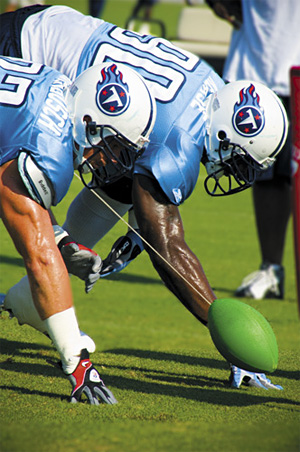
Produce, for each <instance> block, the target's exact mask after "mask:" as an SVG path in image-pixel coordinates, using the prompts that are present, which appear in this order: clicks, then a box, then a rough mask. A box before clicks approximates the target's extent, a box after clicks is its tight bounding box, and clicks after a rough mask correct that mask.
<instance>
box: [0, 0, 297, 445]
mask: <svg viewBox="0 0 300 452" xmlns="http://www.w3.org/2000/svg"><path fill="white" fill-rule="evenodd" d="M53 3H61V2H58V1H57V2H53ZM63 3H65V4H68V5H69V6H73V7H76V5H77V7H78V8H79V9H81V10H82V11H83V12H86V10H85V8H86V2H76V1H74V2H73V1H72V2H70V1H69V2H63ZM132 5H133V2H129V1H128V2H126V1H117V0H107V5H106V9H105V12H104V18H105V19H106V20H109V21H112V22H115V23H117V24H118V25H120V26H123V25H124V23H125V19H127V17H128V16H129V14H130V11H131V8H132ZM180 7H181V6H180V5H170V4H163V3H162V4H161V5H158V6H157V9H156V11H157V13H155V14H157V15H158V16H160V17H164V18H166V19H165V20H166V21H167V25H168V30H170V31H169V32H168V34H169V35H174V33H175V29H176V23H175V22H176V15H177V14H178V12H179V10H180ZM159 8H160V9H159ZM167 8H168V9H167ZM202 174H203V170H202ZM80 188H81V184H80V182H79V181H78V180H77V179H74V181H73V184H72V186H71V190H70V192H69V193H68V195H67V196H66V198H65V200H64V201H63V202H62V203H61V204H60V205H59V206H58V207H57V208H55V214H56V216H57V218H58V220H59V222H62V221H63V220H64V216H65V212H66V209H67V207H68V205H69V203H70V201H71V200H72V199H73V197H74V195H75V194H76V193H77V192H78V191H79V190H80ZM180 211H181V214H182V217H183V221H184V225H185V231H186V240H187V242H188V243H189V245H190V247H191V248H192V249H193V251H195V253H196V254H197V256H198V257H199V259H200V261H201V263H202V265H203V267H204V269H205V271H206V274H207V276H208V278H209V280H210V283H211V284H212V286H213V287H214V289H215V291H216V294H217V296H218V297H232V296H233V293H234V290H235V289H236V287H237V286H238V285H239V283H240V281H241V279H242V278H243V277H244V276H245V275H246V274H248V273H249V272H251V271H253V270H255V269H257V267H258V265H259V263H260V257H259V250H258V244H257V239H256V232H255V226H254V217H253V210H252V202H251V191H250V190H249V191H246V192H244V193H241V194H239V195H235V196H232V197H228V198H224V199H213V198H210V197H209V196H208V195H206V193H205V192H204V190H203V176H202V175H200V178H199V183H198V185H197V187H196V189H195V191H194V193H193V194H192V196H191V197H190V199H189V200H188V201H187V202H186V203H185V204H184V205H183V206H182V207H181V209H180ZM124 232H125V227H124V226H123V225H121V224H118V225H117V226H116V228H115V229H114V230H113V231H111V232H110V233H109V234H108V235H107V237H105V239H104V240H103V241H102V242H101V243H99V244H98V245H97V247H96V250H97V251H98V252H99V254H100V255H101V256H102V257H105V256H106V254H107V253H108V251H109V249H110V246H111V244H112V243H113V241H114V240H115V239H116V238H117V237H119V235H121V234H124ZM0 234H1V242H0V253H1V260H0V287H1V289H0V290H1V291H3V292H6V291H7V290H8V289H9V287H10V286H11V285H13V284H14V283H16V282H17V281H18V280H19V279H20V277H22V276H23V275H25V271H24V268H23V264H22V260H21V259H20V257H19V256H18V254H17V253H16V251H15V250H14V249H13V246H12V244H11V242H10V239H9V237H8V236H7V234H6V232H5V229H4V227H3V224H0ZM284 265H285V269H286V289H285V291H286V297H285V300H284V301H278V300H272V299H270V300H265V301H253V300H246V301H247V302H248V303H249V304H250V305H251V306H253V307H255V308H256V309H258V310H259V311H260V312H261V313H262V314H263V315H264V316H265V317H266V318H267V319H268V320H269V322H270V323H271V325H272V327H273V329H274V332H275V334H276V336H277V340H278V345H279V365H278V369H277V370H276V371H275V373H274V374H273V375H272V381H273V382H274V383H276V384H280V385H282V386H283V387H284V391H282V392H279V391H275V390H273V391H271V390H269V391H265V390H259V389H255V388H247V387H245V386H243V387H242V388H241V389H239V390H232V389H230V388H229V385H228V376H229V372H228V366H227V363H226V362H225V361H224V359H223V358H222V357H221V356H220V355H219V354H218V352H217V351H216V349H215V348H214V346H213V344H212V341H211V338H210V336H209V333H208V331H207V330H206V329H205V328H204V327H203V326H202V325H200V324H199V323H198V322H197V321H196V320H195V319H194V318H193V317H192V316H191V314H189V313H188V312H187V311H186V310H185V309H184V308H183V307H182V306H181V304H180V303H179V302H178V301H177V300H176V299H175V298H174V297H173V296H172V295H171V294H170V293H169V292H168V291H167V290H166V289H165V287H164V286H163V284H162V283H161V281H160V280H159V278H158V276H157V274H156V273H155V271H154V269H153V268H152V266H151V264H150V262H149V259H148V257H147V255H146V254H145V253H143V254H142V255H141V256H140V257H139V258H138V259H137V260H136V261H135V262H133V263H132V264H131V265H130V266H129V267H128V268H127V269H126V270H124V271H123V272H122V273H121V274H119V275H116V276H114V277H110V278H107V279H104V280H101V281H100V282H99V283H97V286H96V287H95V288H94V290H93V291H92V292H91V293H90V294H89V295H85V293H84V287H83V283H82V282H81V281H79V280H76V279H75V278H73V279H72V286H73V292H74V300H75V306H76V312H77V316H78V318H79V323H80V327H81V329H82V330H83V331H85V332H86V333H88V334H89V335H91V336H92V337H93V339H94V340H95V342H96V345H97V351H96V353H95V354H94V355H93V357H92V359H93V362H94V363H95V365H96V366H97V368H98V369H99V371H100V373H101V375H102V377H103V379H104V381H105V383H106V384H107V386H109V387H110V389H111V390H112V391H113V393H114V395H115V396H116V398H117V399H118V402H119V403H118V405H116V406H107V405H101V406H100V407H91V406H88V405H87V404H85V403H81V404H77V405H70V404H69V403H68V400H67V397H68V395H69V393H70V384H69V382H68V381H67V379H66V378H65V377H64V376H63V375H62V373H61V372H60V370H59V369H58V367H57V366H56V363H57V361H58V354H57V353H56V351H55V350H54V348H53V347H52V346H51V343H50V341H49V340H48V339H47V338H46V337H44V336H42V335H41V334H39V333H37V332H35V331H34V330H32V329H30V328H29V327H27V326H22V327H20V326H19V325H18V324H17V322H16V320H15V319H12V320H10V319H9V318H8V315H7V314H3V315H2V316H1V317H0V325H1V328H0V338H1V357H0V365H1V367H0V368H1V383H0V386H1V392H0V397H1V412H0V422H1V429H0V450H1V452H27V451H28V452H52V451H56V452H59V451H64V452H71V451H72V452H81V451H82V452H83V451H95V452H98V451H99V452H141V451H143V452H173V451H176V452H196V451H212V452H213V451H216V452H219V451H221V450H222V451H225V452H227V451H228V452H229V451H232V452H235V451H236V452H239V451H245V452H247V451H249V452H250V451H251V452H252V451H253V450H256V451H258V452H269V451H270V452H273V451H274V452H275V451H278V452H294V451H295V452H296V451H298V450H299V445H300V438H299V406H300V385H299V339H300V334H299V316H298V309H297V302H296V291H295V268H294V254H293V240H292V224H291V223H290V225H289V229H288V234H287V239H286V248H285V256H284Z"/></svg>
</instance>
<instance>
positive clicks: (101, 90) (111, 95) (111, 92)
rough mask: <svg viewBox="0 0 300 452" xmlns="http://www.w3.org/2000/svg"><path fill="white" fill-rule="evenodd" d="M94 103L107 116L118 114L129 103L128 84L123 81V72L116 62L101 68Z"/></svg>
mask: <svg viewBox="0 0 300 452" xmlns="http://www.w3.org/2000/svg"><path fill="white" fill-rule="evenodd" d="M96 104H97V107H98V108H99V110H101V111H102V112H103V113H104V114H106V115H109V116H118V115H121V114H122V113H124V112H125V111H126V110H127V108H128V106H129V104H130V96H129V92H128V85H127V83H124V82H123V74H122V72H121V71H119V70H118V68H117V65H116V64H112V65H111V66H108V67H107V68H104V69H102V70H101V78H100V80H99V81H98V83H97V93H96Z"/></svg>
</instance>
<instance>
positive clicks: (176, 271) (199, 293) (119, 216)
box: [74, 173, 211, 305]
mask: <svg viewBox="0 0 300 452" xmlns="http://www.w3.org/2000/svg"><path fill="white" fill-rule="evenodd" d="M74 174H75V176H76V177H77V179H79V180H80V181H81V178H80V176H78V174H77V173H74ZM89 189H90V191H91V192H92V193H93V194H94V195H95V196H96V197H97V198H98V199H100V201H101V202H102V203H103V204H104V205H105V206H106V207H107V208H108V209H109V210H111V212H113V213H114V214H115V215H116V216H117V217H118V218H119V220H121V221H123V223H124V224H125V225H126V226H127V227H128V228H129V229H130V230H131V231H132V232H134V234H136V235H137V236H138V237H139V238H140V239H141V240H142V241H143V242H144V243H145V244H146V245H147V246H148V247H149V248H150V249H151V250H152V251H153V252H154V253H155V254H156V255H157V256H158V257H159V258H160V259H161V260H162V261H164V262H165V264H167V265H168V266H169V267H170V268H171V269H172V270H173V272H175V273H176V274H177V275H178V276H179V277H180V278H181V279H182V280H183V281H184V282H185V283H186V284H188V285H189V286H190V287H191V288H192V289H193V290H194V291H195V292H196V293H197V294H198V295H200V297H201V298H203V299H204V301H205V302H206V303H207V304H209V305H211V303H210V301H209V300H208V299H207V298H205V296H204V295H203V294H202V293H201V292H199V290H198V289H196V287H194V286H193V285H192V284H191V283H190V282H189V281H188V280H187V279H186V278H185V277H184V276H183V275H182V274H181V273H180V272H179V271H178V270H177V269H176V268H175V267H173V265H172V264H170V262H169V261H167V260H166V259H165V258H164V257H163V256H162V255H161V254H160V253H159V252H158V251H157V250H156V249H155V248H154V247H153V246H152V245H151V244H150V243H149V242H148V241H147V240H146V239H144V237H142V236H141V235H140V234H139V233H138V232H137V231H136V229H134V228H133V227H132V226H130V224H129V223H127V221H126V220H124V218H123V217H121V215H119V214H118V212H116V211H115V210H114V209H113V207H111V205H110V204H108V202H106V201H105V200H104V199H103V198H102V197H101V196H100V195H99V193H97V192H96V191H95V190H94V189H92V188H89Z"/></svg>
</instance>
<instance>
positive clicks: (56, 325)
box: [0, 57, 155, 405]
mask: <svg viewBox="0 0 300 452" xmlns="http://www.w3.org/2000/svg"><path fill="white" fill-rule="evenodd" d="M110 70H111V71H113V74H115V75H116V76H117V77H119V78H120V79H121V80H122V83H120V85H119V87H120V92H119V95H120V97H121V99H122V102H123V107H122V106H119V115H121V116H122V117H123V121H124V126H126V129H127V131H128V134H127V135H124V134H121V133H120V132H118V133H117V132H116V131H115V129H113V123H114V118H113V117H112V118H111V117H110V116H108V115H107V114H106V111H105V109H104V113H103V112H102V116H101V118H100V120H101V121H102V124H103V123H106V124H107V123H110V125H106V127H105V128H102V129H101V137H100V135H99V136H98V135H97V133H96V134H95V133H94V132H93V128H94V127H95V124H96V123H95V122H93V121H94V120H95V119H96V115H97V110H98V109H99V108H100V103H101V100H99V99H98V98H97V92H98V91H99V86H98V85H99V79H100V76H101V72H102V71H103V74H105V73H106V72H107V73H108V72H109V71H110ZM0 79H1V81H2V82H1V85H0V112H1V115H0V118H1V119H0V124H1V134H0V137H1V140H0V143H1V146H0V156H1V166H0V176H1V177H0V213H1V218H2V220H3V222H4V224H5V227H6V229H7V231H8V233H9V234H10V236H11V238H12V241H13V242H14V244H15V246H16V248H17V250H18V252H19V253H20V254H21V256H22V257H23V260H24V264H25V267H26V271H27V275H28V277H25V278H23V279H22V280H21V281H20V282H19V283H18V284H16V285H15V286H14V287H12V288H11V289H10V290H9V291H8V293H7V294H6V296H5V297H3V296H2V297H1V304H2V308H3V309H6V310H8V311H10V312H11V313H12V314H13V315H14V316H15V317H16V318H17V319H18V321H19V323H20V324H23V323H27V324H29V325H31V326H33V327H34V328H36V329H37V330H39V331H41V332H43V333H45V334H47V335H48V336H49V337H50V338H51V340H52V341H53V344H54V345H55V347H56V348H57V350H58V352H59V354H60V357H61V362H62V369H63V371H64V373H65V374H66V375H68V377H69V379H70V381H71V384H72V394H71V402H77V401H79V400H80V398H81V395H82V393H84V394H85V395H86V396H87V398H88V401H89V403H90V404H95V405H98V404H99V401H100V402H104V403H108V404H114V403H116V399H115V398H114V396H113V394H112V393H111V391H110V390H109V389H107V388H106V386H105V385H104V383H103V381H102V380H101V378H100V375H99V374H98V371H97V370H96V369H95V367H94V366H93V364H92V362H91V361H90V359H89V352H93V351H94V349H95V344H94V342H93V341H92V339H91V338H89V337H88V336H87V335H81V333H80V330H79V328H78V324H77V319H76V315H75V311H74V308H73V300H72V294H71V287H70V281H69V277H68V272H67V269H66V266H65V265H64V262H63V260H62V257H61V254H60V252H59V250H58V247H57V246H56V243H57V241H55V236H54V233H53V228H52V221H51V219H54V218H53V215H50V214H49V212H48V209H50V207H51V206H52V205H54V206H55V205H56V204H57V203H59V202H60V201H61V199H62V198H63V197H64V196H65V194H66V192H67V190H68V188H69V185H70V183H71V180H72V177H73V171H74V169H73V165H74V163H73V160H74V156H76V159H75V165H76V166H77V165H78V163H79V162H82V161H83V160H85V159H87V161H88V162H89V166H90V168H92V169H93V170H94V171H95V170H97V171H99V173H101V172H102V171H103V172H106V173H109V172H110V171H111V172H112V173H113V172H114V171H115V167H117V168H119V166H120V167H121V168H122V167H123V166H125V164H127V161H128V160H130V161H133V160H134V159H135V158H137V157H138V156H139V154H140V153H141V152H142V151H143V147H144V146H145V145H146V143H147V142H148V136H149V134H150V132H151V130H152V127H153V123H154V121H155V108H152V107H153V105H154V106H155V101H154V99H153V98H152V97H151V95H150V92H149V90H148V88H147V87H146V85H145V83H144V82H143V80H142V78H141V77H140V76H139V75H138V74H137V73H136V72H134V71H132V70H131V69H129V68H128V67H126V66H123V65H120V64H111V63H108V64H101V65H95V66H93V67H92V68H90V69H88V70H87V71H85V73H84V74H82V75H81V76H79V77H78V78H77V79H76V80H75V82H74V83H75V84H76V83H77V82H78V83H77V85H75V84H71V81H70V80H69V79H68V78H67V77H66V76H65V75H63V74H61V73H59V72H58V71H57V70H55V69H52V68H49V67H47V66H45V65H41V64H40V63H32V62H28V61H26V60H23V59H17V58H9V57H0ZM87 79H88V80H87ZM87 81H88V83H86V82H87ZM80 82H82V83H83V87H82V86H81V87H80V89H79V85H80ZM109 86H110V85H109V84H108V81H107V80H104V81H103V84H102V86H101V88H102V91H105V89H106V90H107V89H109V88H108V87H109ZM133 86H134V93H132V95H131V91H133ZM78 95H79V96H84V98H85V99H89V101H88V105H89V108H88V109H87V110H85V111H84V110H82V109H81V104H80V102H79V103H78V102H77V97H76V96H78ZM99 96H100V93H99ZM74 99H76V100H75V101H74ZM141 99H142V101H141ZM74 102H75V103H76V102H77V104H76V117H74ZM120 103H121V102H120ZM102 104H103V105H104V106H105V105H106V104H105V100H103V101H102ZM141 107H143V109H142V108H141ZM149 112H150V113H149ZM137 115H139V118H140V121H139V124H138V125H136V116H137ZM97 119H99V116H98V117H97ZM130 126H132V127H131V128H130ZM97 127H100V125H99V123H97ZM123 129H124V128H123ZM99 143H100V144H101V145H100V146H99ZM54 229H55V230H56V226H54ZM59 247H60V248H61V249H62V254H63V256H64V257H65V258H66V257H67V258H68V261H67V264H68V265H69V266H70V268H68V270H69V271H70V272H72V273H75V274H76V269H77V267H78V266H77V261H78V260H79V261H80V263H81V265H80V268H79V270H80V272H81V273H80V274H79V275H78V276H79V277H82V278H83V279H85V280H86V284H87V290H89V289H90V286H91V285H93V283H94V280H93V277H94V279H95V278H97V277H99V271H100V269H101V264H102V263H101V259H100V257H99V256H98V255H97V254H96V253H94V252H93V251H92V250H89V249H88V248H85V247H83V246H82V245H80V244H78V243H77V242H75V241H74V240H73V239H71V237H70V236H68V234H64V236H63V237H61V236H60V239H59ZM64 249H66V251H65V252H64V251H63V250H64ZM82 262H83V263H84V264H86V267H88V274H86V268H84V266H83V268H81V267H82ZM90 266H92V270H89V268H90ZM74 270H75V271H74ZM90 276H91V277H92V280H90V279H89V277H90Z"/></svg>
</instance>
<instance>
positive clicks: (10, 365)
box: [0, 339, 300, 407]
mask: <svg viewBox="0 0 300 452" xmlns="http://www.w3.org/2000/svg"><path fill="white" fill-rule="evenodd" d="M49 351H53V348H52V347H50V346H45V345H39V344H35V343H24V342H19V341H8V340H6V339H5V340H2V341H1V352H2V354H5V355H8V358H6V359H4V360H3V361H2V362H1V364H0V367H1V368H2V370H7V371H11V372H17V373H19V374H21V373H24V374H31V375H35V376H37V375H42V376H47V377H58V378H64V379H65V378H66V377H65V376H64V375H63V373H62V371H61V370H60V369H59V366H58V365H57V361H55V359H54V358H53V357H51V356H49ZM106 353H107V354H112V355H116V356H120V355H123V356H133V357H136V358H139V359H144V360H145V361H144V362H143V363H141V364H142V366H140V365H138V366H130V365H129V366H126V365H124V366H122V365H121V366H118V365H117V363H116V364H110V365H107V364H105V363H104V367H103V369H102V371H101V377H102V378H103V379H104V381H105V382H106V384H107V385H108V387H109V388H112V389H113V388H118V389H120V390H123V391H133V392H137V393H142V394H149V395H151V394H152V395H161V396H169V397H176V398H183V399H187V400H194V401H199V402H202V403H203V402H204V403H209V404H212V405H219V406H220V405H222V406H249V405H257V404H262V403H272V404H276V406H277V407H278V406H279V405H282V404H286V405H294V406H296V405H298V406H300V403H298V402H295V401H294V400H291V399H289V398H286V397H284V393H281V392H279V391H278V392H277V391H276V395H275V392H274V391H264V390H258V389H255V388H241V389H239V390H233V389H230V388H229V383H228V382H227V381H226V380H222V379H220V378H213V377H208V376H207V375H199V374H197V375H190V374H188V375H187V374H183V373H182V372H180V373H179V372H172V371H171V372H170V371H169V370H168V369H167V370H164V369H163V368H162V370H160V369H153V368H152V367H153V363H152V366H151V367H150V366H147V359H150V360H160V361H161V362H162V366H161V367H163V362H164V361H174V362H175V363H176V362H177V363H183V364H187V365H193V366H202V367H203V368H208V367H211V368H212V369H225V367H226V362H224V361H221V360H220V361H219V360H215V359H211V358H201V357H192V356H186V355H180V354H175V353H165V352H153V351H149V350H139V349H138V350H136V349H113V350H106V351H104V352H103V354H104V356H105V354H106ZM18 357H22V358H24V357H28V358H30V359H41V360H43V361H44V362H46V363H47V364H37V363H32V362H27V363H23V362H20V361H18ZM116 362H117V358H116ZM49 364H50V365H49ZM139 364H140V363H139ZM96 367H97V364H96ZM105 368H106V369H108V368H109V369H110V370H111V371H112V372H113V370H114V369H115V373H116V371H118V373H120V371H124V374H125V376H121V375H115V374H113V373H111V372H110V373H105ZM128 372H130V376H128ZM287 374H288V373H287ZM287 374H286V373H284V372H283V371H281V376H283V377H286V378H290V377H289V376H287ZM1 388H2V389H6V390H11V391H16V392H20V393H22V394H27V395H34V394H35V395H39V396H45V397H51V398H57V399H60V400H63V399H67V396H62V395H61V394H54V393H49V392H42V391H38V390H36V391H35V390H34V389H28V388H22V387H19V386H12V385H5V384H2V386H1ZM250 391H251V393H250ZM253 392H255V393H253ZM124 397H126V398H128V394H125V396H124ZM120 399H121V397H120ZM120 402H121V400H120Z"/></svg>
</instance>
